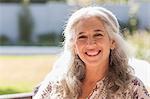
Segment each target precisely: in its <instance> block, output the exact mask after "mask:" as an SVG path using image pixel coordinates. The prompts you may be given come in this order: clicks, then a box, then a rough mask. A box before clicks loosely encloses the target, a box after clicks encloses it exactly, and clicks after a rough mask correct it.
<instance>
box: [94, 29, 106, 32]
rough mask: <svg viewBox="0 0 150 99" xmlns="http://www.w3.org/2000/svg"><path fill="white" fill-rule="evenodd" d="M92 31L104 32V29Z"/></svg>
mask: <svg viewBox="0 0 150 99" xmlns="http://www.w3.org/2000/svg"><path fill="white" fill-rule="evenodd" d="M94 32H104V31H103V30H101V29H96V30H94Z"/></svg>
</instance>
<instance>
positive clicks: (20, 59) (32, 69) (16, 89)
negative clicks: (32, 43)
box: [0, 55, 57, 94]
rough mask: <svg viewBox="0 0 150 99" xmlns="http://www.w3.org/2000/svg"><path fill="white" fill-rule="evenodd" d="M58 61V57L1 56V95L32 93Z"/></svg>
mask: <svg viewBox="0 0 150 99" xmlns="http://www.w3.org/2000/svg"><path fill="white" fill-rule="evenodd" d="M56 59H57V56H56V55H31V56H29V55H26V56H0V75H1V76H0V94H11V93H20V92H31V91H32V90H33V89H34V87H35V86H36V85H37V84H38V83H39V82H41V81H42V80H43V79H44V77H45V76H46V74H47V73H48V72H50V70H51V68H52V65H53V63H54V62H55V61H56Z"/></svg>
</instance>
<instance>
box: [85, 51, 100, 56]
mask: <svg viewBox="0 0 150 99" xmlns="http://www.w3.org/2000/svg"><path fill="white" fill-rule="evenodd" d="M100 52H101V50H98V51H87V52H85V54H86V55H88V56H97V55H98V54H99V53H100Z"/></svg>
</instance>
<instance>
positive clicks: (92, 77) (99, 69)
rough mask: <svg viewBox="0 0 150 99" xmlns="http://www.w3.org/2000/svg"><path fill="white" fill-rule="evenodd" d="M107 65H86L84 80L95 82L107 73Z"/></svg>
mask: <svg viewBox="0 0 150 99" xmlns="http://www.w3.org/2000/svg"><path fill="white" fill-rule="evenodd" d="M108 68H109V65H101V66H95V67H93V66H86V76H85V79H84V81H86V82H96V81H98V80H101V79H102V78H103V77H105V76H106V75H107V73H108Z"/></svg>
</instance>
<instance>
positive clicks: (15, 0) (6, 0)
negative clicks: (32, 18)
mask: <svg viewBox="0 0 150 99" xmlns="http://www.w3.org/2000/svg"><path fill="white" fill-rule="evenodd" d="M21 1H22V0H0V2H1V3H21ZM49 1H58V2H59V1H62V2H65V1H66V0H30V3H46V2H49Z"/></svg>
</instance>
